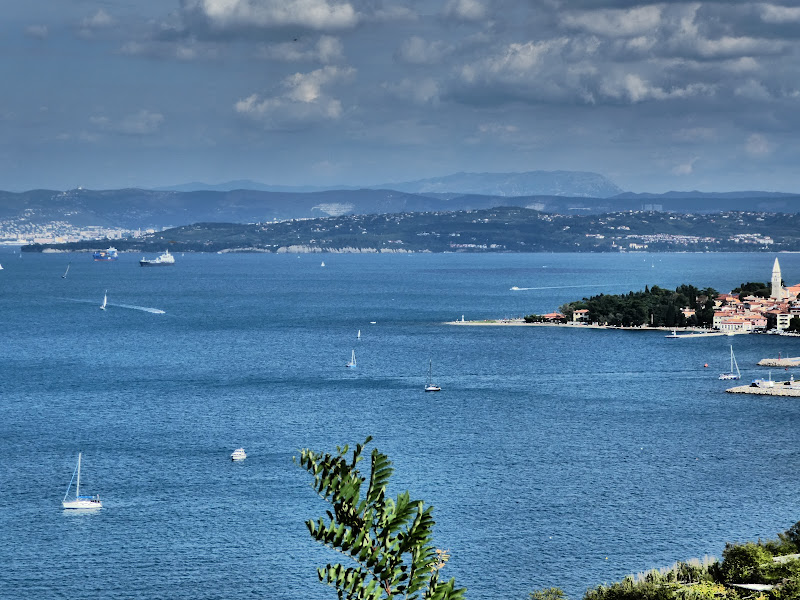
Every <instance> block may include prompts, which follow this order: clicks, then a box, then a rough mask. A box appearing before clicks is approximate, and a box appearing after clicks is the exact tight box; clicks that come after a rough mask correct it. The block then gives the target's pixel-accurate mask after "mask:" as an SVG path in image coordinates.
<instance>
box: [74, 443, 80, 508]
mask: <svg viewBox="0 0 800 600" xmlns="http://www.w3.org/2000/svg"><path fill="white" fill-rule="evenodd" d="M80 497H81V453H80V452H78V484H77V485H76V486H75V499H76V500H77V499H78V498H80Z"/></svg>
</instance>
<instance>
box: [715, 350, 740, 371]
mask: <svg viewBox="0 0 800 600" xmlns="http://www.w3.org/2000/svg"><path fill="white" fill-rule="evenodd" d="M719 378H720V379H741V378H742V374H741V373H740V372H739V364H738V363H737V362H736V357H735V356H734V355H733V346H731V368H730V371H728V372H727V373H720V375H719Z"/></svg>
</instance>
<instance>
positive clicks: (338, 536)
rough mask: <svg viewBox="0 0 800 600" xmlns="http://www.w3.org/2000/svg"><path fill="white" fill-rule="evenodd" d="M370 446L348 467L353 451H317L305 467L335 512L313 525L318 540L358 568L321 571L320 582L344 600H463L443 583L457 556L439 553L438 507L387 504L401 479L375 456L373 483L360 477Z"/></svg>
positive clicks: (305, 455) (303, 458) (400, 499)
mask: <svg viewBox="0 0 800 600" xmlns="http://www.w3.org/2000/svg"><path fill="white" fill-rule="evenodd" d="M371 439H372V438H369V437H368V438H367V439H366V441H365V442H364V444H358V445H357V446H356V448H355V450H353V453H352V458H350V459H348V458H347V454H348V452H349V448H348V446H345V447H344V448H339V447H337V448H336V450H337V453H336V454H323V453H321V452H314V451H312V450H309V449H303V450H302V451H301V452H300V460H299V464H300V466H301V467H303V468H304V469H305V470H306V471H308V472H309V473H310V474H311V475H312V476H313V477H314V482H313V487H314V489H315V490H316V492H317V493H318V494H319V495H320V496H321V497H322V498H323V499H325V500H326V501H327V502H328V503H330V504H331V506H332V509H333V511H332V512H331V511H327V518H325V517H321V518H319V519H318V520H317V521H313V520H312V521H306V526H307V527H308V530H309V532H310V533H311V537H313V538H314V539H315V540H317V541H318V542H320V543H322V544H325V545H326V546H328V547H330V548H333V549H334V550H337V551H338V552H341V553H342V554H344V555H346V556H348V557H349V558H350V559H352V563H353V564H354V566H350V567H345V566H343V565H341V564H336V565H330V564H328V565H327V566H326V567H324V568H321V569H319V570H318V575H319V580H320V581H321V582H323V583H326V584H328V585H331V586H334V587H335V588H336V590H337V592H338V594H339V598H340V600H344V599H347V600H357V599H358V600H361V599H364V600H379V599H381V598H387V599H388V598H404V599H407V600H412V599H417V600H463V598H464V595H465V591H466V590H465V589H464V588H456V587H455V580H454V579H450V580H449V581H448V582H446V583H440V582H439V571H440V570H441V569H442V568H443V567H444V566H445V564H446V562H447V560H448V559H449V555H448V554H447V553H446V552H445V551H443V550H438V549H436V548H435V547H434V545H433V525H434V521H433V517H432V511H433V507H430V506H429V507H425V505H424V503H423V501H422V500H412V499H411V497H410V496H409V493H408V492H407V491H406V492H403V493H402V494H399V495H398V496H397V498H396V499H394V500H393V499H391V498H387V497H386V487H387V485H388V483H389V477H390V476H391V475H392V473H393V472H394V469H393V468H392V463H391V461H390V460H389V459H388V457H387V456H386V455H385V454H381V453H380V452H378V450H377V449H373V450H372V453H371V455H370V458H369V460H370V468H369V476H367V477H365V476H363V475H362V474H361V472H360V471H359V470H358V468H357V467H358V464H359V463H360V462H361V461H362V460H363V458H364V457H363V456H362V455H361V453H362V451H363V449H364V446H365V445H366V444H367V443H369V442H370V441H371Z"/></svg>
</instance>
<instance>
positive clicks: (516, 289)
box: [508, 283, 624, 292]
mask: <svg viewBox="0 0 800 600" xmlns="http://www.w3.org/2000/svg"><path fill="white" fill-rule="evenodd" d="M621 285H624V284H622V283H597V284H588V285H546V286H543V287H517V286H515V285H514V286H511V287H510V288H508V289H509V290H511V291H512V292H523V291H525V290H564V289H567V288H588V287H618V286H621Z"/></svg>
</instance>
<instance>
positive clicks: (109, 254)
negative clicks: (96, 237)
mask: <svg viewBox="0 0 800 600" xmlns="http://www.w3.org/2000/svg"><path fill="white" fill-rule="evenodd" d="M92 258H93V259H95V260H117V258H118V254H117V249H116V248H114V246H109V247H108V249H107V250H98V251H97V252H95V253H94V254H92Z"/></svg>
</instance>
